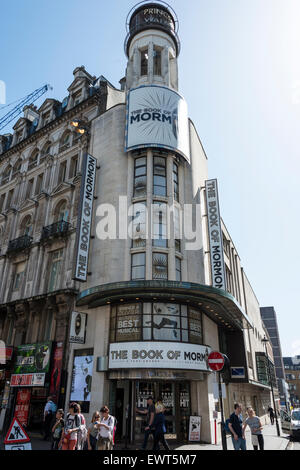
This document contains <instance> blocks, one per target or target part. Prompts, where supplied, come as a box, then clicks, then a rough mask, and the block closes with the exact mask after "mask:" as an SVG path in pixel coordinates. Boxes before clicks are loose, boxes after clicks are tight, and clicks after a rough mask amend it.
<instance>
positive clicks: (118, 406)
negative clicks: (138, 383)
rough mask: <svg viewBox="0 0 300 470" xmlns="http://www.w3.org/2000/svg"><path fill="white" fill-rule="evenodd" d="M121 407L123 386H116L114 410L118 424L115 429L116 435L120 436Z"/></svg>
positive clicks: (122, 407)
mask: <svg viewBox="0 0 300 470" xmlns="http://www.w3.org/2000/svg"><path fill="white" fill-rule="evenodd" d="M123 409H124V388H117V391H116V411H115V416H116V418H117V422H118V426H117V430H116V435H117V437H119V438H120V437H122V424H123V414H124V413H123Z"/></svg>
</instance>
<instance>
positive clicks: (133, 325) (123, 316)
mask: <svg viewBox="0 0 300 470" xmlns="http://www.w3.org/2000/svg"><path fill="white" fill-rule="evenodd" d="M110 340H111V342H110V347H109V363H108V369H109V372H108V378H109V383H110V393H109V396H110V407H111V409H112V410H114V413H115V414H116V417H117V420H118V422H119V423H122V425H121V426H120V427H119V436H120V437H121V435H123V436H124V435H127V437H130V440H131V441H132V442H136V443H140V442H141V441H142V440H143V438H144V430H145V427H146V425H147V423H146V419H145V414H143V411H145V410H146V409H147V398H148V397H149V396H151V397H153V399H154V401H155V402H162V403H163V405H164V407H165V417H166V427H167V437H168V439H174V440H177V441H181V442H184V441H187V440H188V431H189V419H190V416H191V400H192V395H191V388H192V384H193V383H196V382H197V381H204V380H205V379H206V375H207V374H208V372H209V368H208V364H207V358H208V355H209V353H210V351H211V348H210V347H209V346H206V345H203V344H202V343H203V331H202V314H201V311H200V310H199V309H195V308H192V307H190V306H188V305H186V304H175V303H164V302H138V303H134V304H133V303H130V304H121V305H115V306H112V308H111V329H110Z"/></svg>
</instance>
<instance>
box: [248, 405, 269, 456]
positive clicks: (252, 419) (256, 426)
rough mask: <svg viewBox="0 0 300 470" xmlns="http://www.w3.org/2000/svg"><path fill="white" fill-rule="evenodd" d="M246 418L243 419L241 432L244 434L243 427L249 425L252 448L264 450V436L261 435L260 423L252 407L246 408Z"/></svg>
mask: <svg viewBox="0 0 300 470" xmlns="http://www.w3.org/2000/svg"><path fill="white" fill-rule="evenodd" d="M247 411H248V418H247V419H246V421H245V424H244V426H243V433H244V434H245V429H246V427H247V426H249V428H250V430H251V440H252V445H253V450H258V446H259V450H264V436H263V435H262V428H263V427H262V424H261V421H260V419H259V417H258V416H256V415H255V412H254V410H253V408H251V407H250V408H248V410H247Z"/></svg>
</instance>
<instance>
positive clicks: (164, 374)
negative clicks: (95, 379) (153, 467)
mask: <svg viewBox="0 0 300 470" xmlns="http://www.w3.org/2000/svg"><path fill="white" fill-rule="evenodd" d="M125 377H126V378H125ZM204 380H205V374H203V373H201V372H196V371H180V370H174V371H168V370H158V369H157V370H155V371H154V370H147V369H145V370H138V369H131V370H121V371H116V372H113V371H111V372H110V373H109V384H110V387H109V390H110V394H109V395H110V404H109V406H110V409H111V410H112V411H113V412H114V414H115V416H116V418H117V420H118V423H121V424H120V426H119V427H118V437H119V438H121V437H124V436H126V435H127V438H128V439H129V440H130V441H131V442H135V443H137V444H141V443H142V441H143V439H144V431H145V427H146V425H147V421H146V416H145V415H144V414H142V413H140V412H143V411H145V410H147V399H148V397H149V396H151V397H153V399H154V401H155V402H158V401H159V402H161V403H163V405H164V407H165V418H166V428H167V438H168V439H171V440H176V441H180V442H186V441H188V433H189V420H190V416H191V415H192V407H191V402H192V397H193V391H194V390H195V389H196V382H197V381H204Z"/></svg>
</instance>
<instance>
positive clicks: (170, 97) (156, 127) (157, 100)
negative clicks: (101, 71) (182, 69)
mask: <svg viewBox="0 0 300 470" xmlns="http://www.w3.org/2000/svg"><path fill="white" fill-rule="evenodd" d="M145 147H156V148H166V149H170V150H174V151H175V152H178V153H179V154H181V155H182V156H183V157H184V158H185V159H186V160H187V161H188V162H190V144H189V124H188V111H187V104H186V101H185V100H184V98H183V97H182V96H181V95H179V93H177V92H176V91H174V90H171V89H170V88H167V87H163V86H157V85H151V86H141V87H138V88H134V89H132V90H130V91H129V93H128V96H127V108H126V138H125V151H126V152H128V151H130V150H134V149H138V148H145Z"/></svg>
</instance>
